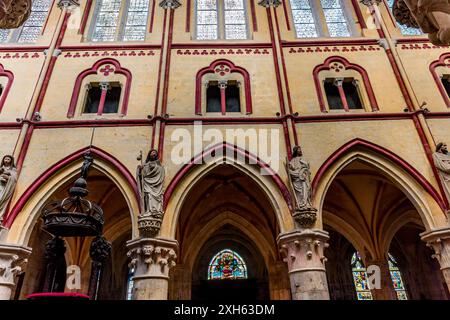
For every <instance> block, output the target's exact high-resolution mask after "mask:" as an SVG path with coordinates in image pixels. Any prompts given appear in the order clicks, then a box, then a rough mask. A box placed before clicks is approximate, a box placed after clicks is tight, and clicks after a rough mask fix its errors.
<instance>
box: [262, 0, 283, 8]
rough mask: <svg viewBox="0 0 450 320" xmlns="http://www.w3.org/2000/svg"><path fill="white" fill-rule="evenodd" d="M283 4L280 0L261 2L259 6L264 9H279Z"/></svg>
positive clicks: (264, 0)
mask: <svg viewBox="0 0 450 320" xmlns="http://www.w3.org/2000/svg"><path fill="white" fill-rule="evenodd" d="M281 3H282V2H281V1H280V0H261V1H260V2H258V4H259V5H260V6H262V7H264V8H269V7H271V6H274V7H275V8H276V7H278V6H279V5H280V4H281Z"/></svg>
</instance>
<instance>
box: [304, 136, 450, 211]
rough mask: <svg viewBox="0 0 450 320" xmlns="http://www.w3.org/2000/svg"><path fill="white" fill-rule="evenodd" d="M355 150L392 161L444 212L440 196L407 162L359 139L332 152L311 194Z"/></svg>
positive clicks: (318, 173) (317, 177)
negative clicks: (336, 164) (333, 168)
mask: <svg viewBox="0 0 450 320" xmlns="http://www.w3.org/2000/svg"><path fill="white" fill-rule="evenodd" d="M356 148H363V149H367V150H369V151H372V152H375V153H377V154H380V155H382V156H383V157H385V158H387V159H388V160H390V161H392V162H393V163H394V164H396V165H398V166H399V167H400V168H402V169H403V170H405V171H406V172H407V173H408V174H409V175H410V176H411V177H413V178H414V179H415V180H416V181H417V183H418V184H419V185H421V186H422V187H423V188H424V189H425V190H426V191H427V192H428V193H429V194H430V195H431V196H432V197H433V199H434V200H435V201H436V202H437V203H438V204H439V206H440V207H441V209H442V210H443V211H445V210H446V205H445V203H444V201H443V200H442V198H441V196H440V195H439V193H438V192H437V191H436V189H435V188H434V187H433V186H432V185H431V184H430V183H429V182H428V180H427V179H425V177H424V176H423V175H422V174H421V173H420V172H419V171H417V170H416V169H415V168H414V167H413V166H411V165H410V164H409V163H408V162H407V161H405V160H403V159H402V158H401V157H399V156H398V155H396V154H395V153H393V152H392V151H390V150H388V149H385V148H383V147H381V146H379V145H377V144H374V143H372V142H369V141H366V140H363V139H359V138H356V139H353V140H351V141H349V142H347V143H346V144H344V145H343V146H341V147H340V148H339V149H338V150H336V151H334V152H333V154H332V155H331V156H330V157H329V158H328V159H327V160H326V161H325V162H324V163H323V164H322V166H321V167H320V168H319V171H317V174H316V175H315V177H314V180H313V182H312V188H313V192H315V191H316V189H317V186H318V184H319V181H320V180H321V179H322V178H323V176H324V175H325V172H326V171H327V170H328V169H329V168H330V167H331V166H332V165H333V164H334V163H335V162H336V161H337V160H338V159H340V158H341V157H343V156H344V155H345V154H347V153H348V152H350V151H352V150H354V149H356Z"/></svg>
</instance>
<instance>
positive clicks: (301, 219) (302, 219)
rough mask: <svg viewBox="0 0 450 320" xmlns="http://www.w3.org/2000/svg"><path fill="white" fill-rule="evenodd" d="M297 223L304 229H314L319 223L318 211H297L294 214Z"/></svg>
mask: <svg viewBox="0 0 450 320" xmlns="http://www.w3.org/2000/svg"><path fill="white" fill-rule="evenodd" d="M292 216H293V218H294V220H295V222H296V223H297V224H298V225H299V226H300V227H302V228H312V227H314V225H315V224H316V221H317V209H314V208H308V209H303V210H301V209H296V210H294V213H293V214H292Z"/></svg>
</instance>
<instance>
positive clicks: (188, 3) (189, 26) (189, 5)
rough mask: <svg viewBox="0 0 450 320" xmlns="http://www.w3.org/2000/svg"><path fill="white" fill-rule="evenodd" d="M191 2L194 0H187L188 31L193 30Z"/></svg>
mask: <svg viewBox="0 0 450 320" xmlns="http://www.w3.org/2000/svg"><path fill="white" fill-rule="evenodd" d="M191 2H192V0H186V29H185V31H186V32H191Z"/></svg>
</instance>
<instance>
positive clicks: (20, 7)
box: [0, 0, 32, 29]
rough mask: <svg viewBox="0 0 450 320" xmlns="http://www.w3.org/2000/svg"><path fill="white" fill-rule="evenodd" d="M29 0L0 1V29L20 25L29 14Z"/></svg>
mask: <svg viewBox="0 0 450 320" xmlns="http://www.w3.org/2000/svg"><path fill="white" fill-rule="evenodd" d="M31 5H32V1H31V0H3V1H0V29H15V28H18V27H20V26H21V25H22V24H23V23H24V22H25V21H26V20H27V19H28V17H29V16H30V13H31Z"/></svg>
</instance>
